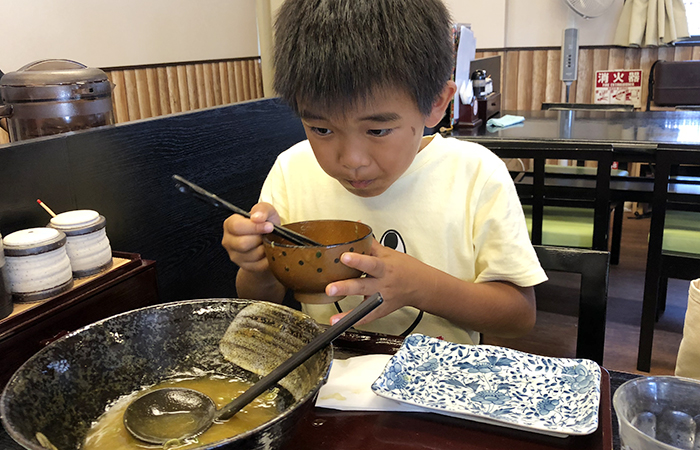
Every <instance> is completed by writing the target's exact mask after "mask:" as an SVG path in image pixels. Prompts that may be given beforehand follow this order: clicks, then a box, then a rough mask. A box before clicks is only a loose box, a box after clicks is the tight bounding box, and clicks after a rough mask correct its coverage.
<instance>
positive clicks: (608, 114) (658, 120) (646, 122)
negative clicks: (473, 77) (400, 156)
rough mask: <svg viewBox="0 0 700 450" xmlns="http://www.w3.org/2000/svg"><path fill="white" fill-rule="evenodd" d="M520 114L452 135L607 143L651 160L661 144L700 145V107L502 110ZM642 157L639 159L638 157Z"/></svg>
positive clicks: (620, 152) (634, 158) (484, 139)
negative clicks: (499, 124)
mask: <svg viewBox="0 0 700 450" xmlns="http://www.w3.org/2000/svg"><path fill="white" fill-rule="evenodd" d="M505 114H511V115H517V116H523V117H524V118H525V121H524V122H523V123H522V124H519V125H515V126H511V127H507V128H488V129H487V127H486V125H485V124H484V125H482V126H480V127H478V128H455V129H454V130H453V131H452V136H455V137H462V138H467V139H469V140H473V141H476V142H480V143H483V144H484V145H486V146H487V147H488V146H489V145H488V142H495V141H498V140H501V139H524V140H537V141H572V140H573V141H592V142H599V143H610V144H612V145H613V149H614V151H615V153H616V154H618V155H619V156H620V157H621V158H627V157H628V158H631V159H630V160H631V161H637V160H638V161H653V157H654V150H655V149H656V147H657V146H658V145H659V144H686V145H687V144H694V145H698V146H700V133H698V132H697V130H698V129H699V128H700V111H646V112H617V111H502V112H501V115H505ZM637 158H641V159H637Z"/></svg>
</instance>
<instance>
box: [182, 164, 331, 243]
mask: <svg viewBox="0 0 700 450" xmlns="http://www.w3.org/2000/svg"><path fill="white" fill-rule="evenodd" d="M173 180H175V187H176V188H177V189H178V190H179V191H180V192H183V193H186V194H191V195H193V196H194V197H197V198H198V199H200V200H204V201H205V202H207V203H209V204H211V205H214V206H216V207H217V208H222V209H226V210H228V211H231V212H233V213H236V214H240V215H241V216H243V217H247V218H250V213H249V212H248V211H246V210H244V209H242V208H239V207H238V206H236V205H234V204H231V203H229V202H227V201H226V200H224V199H222V198H220V197H219V196H218V195H216V194H212V193H211V192H209V191H207V190H205V189H203V188H201V187H199V186H197V185H196V184H194V183H192V182H191V181H187V180H185V179H184V178H182V177H181V176H180V175H173ZM273 225H274V224H273ZM272 233H273V234H276V235H278V236H280V237H282V238H284V239H286V240H288V241H289V242H291V243H293V244H296V245H302V246H321V245H323V244H320V243H318V242H316V241H314V240H313V239H309V238H308V237H306V236H304V235H303V234H300V233H297V232H296V231H292V230H290V229H288V228H285V227H281V226H279V225H274V229H273V230H272Z"/></svg>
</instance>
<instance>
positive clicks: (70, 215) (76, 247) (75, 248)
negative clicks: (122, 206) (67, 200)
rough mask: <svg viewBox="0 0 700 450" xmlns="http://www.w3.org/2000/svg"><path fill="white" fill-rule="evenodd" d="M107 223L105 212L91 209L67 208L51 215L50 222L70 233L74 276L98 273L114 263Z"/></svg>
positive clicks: (68, 246) (69, 250)
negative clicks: (70, 209) (68, 209)
mask: <svg viewBox="0 0 700 450" xmlns="http://www.w3.org/2000/svg"><path fill="white" fill-rule="evenodd" d="M106 225H107V220H106V219H105V218H104V216H101V215H100V214H99V213H98V212H97V211H93V210H90V209H79V210H75V211H67V212H64V213H61V214H58V215H56V216H55V217H53V218H52V219H51V222H50V223H49V225H48V226H49V227H51V228H55V229H57V230H60V231H62V232H63V233H65V235H66V238H67V242H66V252H67V253H68V258H69V259H70V264H71V267H72V268H73V277H74V278H83V277H87V276H90V275H94V274H96V273H100V272H102V271H104V270H107V269H109V268H110V267H111V266H112V249H111V247H110V245H109V239H108V238H107V230H106Z"/></svg>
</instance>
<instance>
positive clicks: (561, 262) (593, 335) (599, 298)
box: [534, 245, 610, 364]
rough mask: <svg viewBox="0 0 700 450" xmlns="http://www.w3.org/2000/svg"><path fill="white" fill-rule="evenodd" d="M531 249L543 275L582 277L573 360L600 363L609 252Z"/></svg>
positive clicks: (574, 249) (561, 248)
mask: <svg viewBox="0 0 700 450" xmlns="http://www.w3.org/2000/svg"><path fill="white" fill-rule="evenodd" d="M534 248H535V252H536V253H537V258H538V259H539V260H540V265H542V268H543V269H544V270H545V271H546V272H549V271H554V272H567V273H578V274H580V275H581V282H580V295H579V308H578V309H579V312H578V336H577V338H576V357H577V358H587V359H591V360H593V361H595V362H597V363H598V364H603V353H604V349H605V321H606V311H607V305H608V275H609V273H610V253H609V252H607V251H599V250H587V249H579V248H568V247H553V246H543V245H535V246H534Z"/></svg>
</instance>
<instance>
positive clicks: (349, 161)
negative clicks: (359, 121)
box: [338, 144, 369, 170]
mask: <svg viewBox="0 0 700 450" xmlns="http://www.w3.org/2000/svg"><path fill="white" fill-rule="evenodd" d="M338 160H339V162H340V164H342V165H343V167H346V168H348V169H353V170H354V169H358V168H360V167H364V166H367V165H369V156H368V154H367V152H366V151H365V150H364V149H363V148H362V147H361V146H359V145H357V144H346V145H343V146H342V147H341V148H340V149H339V155H338Z"/></svg>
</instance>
